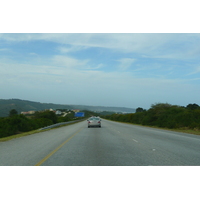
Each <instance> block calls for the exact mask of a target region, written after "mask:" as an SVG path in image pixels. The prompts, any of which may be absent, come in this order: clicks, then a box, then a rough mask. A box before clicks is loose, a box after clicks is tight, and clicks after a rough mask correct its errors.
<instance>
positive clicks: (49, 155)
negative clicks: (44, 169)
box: [35, 128, 83, 166]
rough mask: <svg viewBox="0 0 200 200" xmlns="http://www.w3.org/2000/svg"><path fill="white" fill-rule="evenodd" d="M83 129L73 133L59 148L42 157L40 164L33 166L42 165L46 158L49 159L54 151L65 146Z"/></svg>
mask: <svg viewBox="0 0 200 200" xmlns="http://www.w3.org/2000/svg"><path fill="white" fill-rule="evenodd" d="M82 129H83V128H81V129H80V130H78V131H77V132H76V133H74V134H73V135H72V136H71V137H70V138H68V139H67V140H66V141H65V142H63V143H62V144H61V145H60V146H58V147H57V148H56V149H55V150H53V151H52V152H51V153H50V154H48V155H47V156H46V157H44V158H43V159H42V160H41V161H40V162H38V163H37V164H36V165H35V166H40V165H41V164H42V163H44V162H45V161H46V160H47V159H48V158H50V157H51V156H52V155H53V154H54V153H56V151H58V150H59V149H60V148H61V147H62V146H63V145H65V144H66V143H67V142H69V141H70V140H71V139H72V138H73V137H74V136H75V135H76V134H77V133H79V132H80V131H81V130H82Z"/></svg>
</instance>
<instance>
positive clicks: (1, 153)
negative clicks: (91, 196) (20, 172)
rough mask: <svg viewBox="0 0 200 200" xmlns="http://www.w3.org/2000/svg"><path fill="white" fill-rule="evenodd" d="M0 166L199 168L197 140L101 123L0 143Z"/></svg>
mask: <svg viewBox="0 0 200 200" xmlns="http://www.w3.org/2000/svg"><path fill="white" fill-rule="evenodd" d="M0 165H1V166H35V165H37V166H199V165H200V136H197V135H191V134H185V133H178V132H172V131H166V130H161V129H155V128H148V127H142V126H137V125H131V124H124V123H118V122H112V121H108V120H104V119H103V120H102V127H101V128H87V121H83V122H79V123H76V124H72V125H69V126H65V127H61V128H57V129H52V130H48V131H45V132H41V133H37V134H33V135H29V136H25V137H21V138H17V139H13V140H10V141H6V142H0Z"/></svg>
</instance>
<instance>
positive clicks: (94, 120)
mask: <svg viewBox="0 0 200 200" xmlns="http://www.w3.org/2000/svg"><path fill="white" fill-rule="evenodd" d="M87 121H88V128H90V127H92V126H93V127H94V126H97V127H101V119H100V118H99V117H91V118H89V119H88V120H87Z"/></svg>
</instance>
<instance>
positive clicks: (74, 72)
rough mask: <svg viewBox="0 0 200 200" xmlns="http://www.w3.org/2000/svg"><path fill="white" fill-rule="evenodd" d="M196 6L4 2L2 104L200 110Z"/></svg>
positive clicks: (109, 1) (0, 41) (0, 14)
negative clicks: (10, 101)
mask: <svg viewBox="0 0 200 200" xmlns="http://www.w3.org/2000/svg"><path fill="white" fill-rule="evenodd" d="M31 2H32V3H31ZM98 2H99V3H98ZM180 3H181V4H180ZM197 3H198V2H196V1H194V0H192V1H191V3H190V4H188V3H187V2H182V1H174V0H173V1H172V0H168V1H167V3H164V2H163V1H162V2H161V1H157V0H152V1H151V2H149V1H146V0H141V1H139V2H136V1H134V3H133V1H128V0H124V1H123V2H121V1H112V0H106V1H104V0H102V1H95V2H93V1H89V0H86V1H79V0H74V1H73V2H67V3H66V1H62V0H57V3H56V4H55V3H54V1H46V0H43V1H39V0H35V1H29V3H28V4H27V2H26V1H23V0H19V1H17V2H16V1H12V0H9V1H6V2H4V3H3V4H4V5H3V6H1V10H0V11H1V12H0V19H1V26H0V99H12V98H17V99H23V100H30V101H37V102H41V103H56V104H75V105H76V104H79V105H92V106H117V107H129V108H138V107H142V108H144V109H149V108H150V107H151V105H152V104H155V103H169V104H173V105H180V106H187V105H188V104H189V103H196V104H198V105H200V34H199V33H200V30H199V29H200V28H199V26H198V25H197V24H199V21H198V19H199V10H198V7H199V6H198V4H197ZM11 4H12V7H11V6H10V5H11ZM21 5H23V7H22V6H21ZM38 5H39V6H38ZM155 5H156V7H155ZM180 5H181V7H180ZM7 10H9V12H7ZM177 11H178V14H177ZM169 13H170V15H169ZM186 13H187V15H186Z"/></svg>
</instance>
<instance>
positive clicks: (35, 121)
mask: <svg viewBox="0 0 200 200" xmlns="http://www.w3.org/2000/svg"><path fill="white" fill-rule="evenodd" d="M64 110H65V109H64ZM83 112H84V113H85V117H89V116H92V115H94V112H92V111H87V110H85V111H83ZM74 119H75V118H74V112H73V111H71V113H68V114H67V115H66V116H65V117H63V116H60V115H56V114H55V112H53V111H49V110H46V111H42V112H41V111H40V112H39V111H37V112H35V114H33V115H30V116H25V115H23V114H18V112H17V111H16V110H15V109H12V110H10V112H9V116H8V117H0V138H3V137H7V136H11V135H16V134H19V133H22V132H28V131H32V130H37V129H39V128H43V127H46V126H50V125H52V124H56V123H60V122H67V121H72V120H74Z"/></svg>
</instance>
